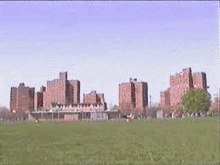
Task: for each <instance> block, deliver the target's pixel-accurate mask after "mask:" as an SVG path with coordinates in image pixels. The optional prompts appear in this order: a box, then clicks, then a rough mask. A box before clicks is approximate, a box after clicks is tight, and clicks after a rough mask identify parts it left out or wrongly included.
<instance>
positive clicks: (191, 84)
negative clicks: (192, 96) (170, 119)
mask: <svg viewBox="0 0 220 165" xmlns="http://www.w3.org/2000/svg"><path fill="white" fill-rule="evenodd" d="M207 88H208V87H207V79H206V73H204V72H197V73H193V74H192V71H191V68H187V69H183V71H182V72H180V73H177V74H176V75H175V76H170V105H171V106H176V105H177V104H178V103H181V102H182V99H183V96H184V95H185V94H186V93H188V92H190V90H192V89H200V90H202V91H203V92H207Z"/></svg>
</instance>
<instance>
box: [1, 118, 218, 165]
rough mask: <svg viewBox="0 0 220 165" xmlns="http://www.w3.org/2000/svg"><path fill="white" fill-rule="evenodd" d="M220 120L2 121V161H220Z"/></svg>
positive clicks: (56, 162)
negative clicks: (219, 125)
mask: <svg viewBox="0 0 220 165" xmlns="http://www.w3.org/2000/svg"><path fill="white" fill-rule="evenodd" d="M218 123H219V117H205V118H202V117H198V118H191V119H183V120H180V119H171V120H168V119H166V120H163V121H161V120H157V119H151V120H147V121H144V120H136V121H135V123H133V122H128V123H126V122H122V121H121V122H119V121H109V122H106V123H103V122H90V123H89V122H88V123H87V122H78V123H60V124H55V123H54V122H40V123H31V122H26V123H0V164H27V165H32V164H34V165H35V164H36V165H37V164H53V165H54V164H77V165H80V164H209V163H210V164H219V162H220V155H219V129H218Z"/></svg>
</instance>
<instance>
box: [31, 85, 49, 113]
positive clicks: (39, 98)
mask: <svg viewBox="0 0 220 165" xmlns="http://www.w3.org/2000/svg"><path fill="white" fill-rule="evenodd" d="M45 91H46V87H44V86H42V87H41V88H40V92H37V93H36V94H35V98H34V109H35V110H42V109H43V105H44V104H43V100H44V99H43V96H44V94H43V92H45Z"/></svg>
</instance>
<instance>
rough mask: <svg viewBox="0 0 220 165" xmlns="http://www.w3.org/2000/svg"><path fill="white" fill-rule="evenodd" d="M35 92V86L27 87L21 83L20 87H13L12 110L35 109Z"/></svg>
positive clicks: (27, 110)
mask: <svg viewBox="0 0 220 165" xmlns="http://www.w3.org/2000/svg"><path fill="white" fill-rule="evenodd" d="M34 93H35V88H29V87H25V85H24V83H20V85H19V86H18V88H16V87H12V88H11V96H10V110H11V111H13V110H15V111H16V112H21V111H23V112H30V111H33V110H34Z"/></svg>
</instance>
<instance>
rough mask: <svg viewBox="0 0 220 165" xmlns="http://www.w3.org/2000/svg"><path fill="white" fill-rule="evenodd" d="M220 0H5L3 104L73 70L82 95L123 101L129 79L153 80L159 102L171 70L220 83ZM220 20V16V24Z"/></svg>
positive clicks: (0, 6)
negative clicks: (23, 89)
mask: <svg viewBox="0 0 220 165" xmlns="http://www.w3.org/2000/svg"><path fill="white" fill-rule="evenodd" d="M218 8H219V5H218V2H217V1H209V2H208V1H200V2H199V1H197V2H196V1H195V2H190V1H181V2H180V1H176V2H175V1H164V2H163V1H145V2H144V1H128V2H125V1H124V2H123V1H118V2H116V1H112V2H107V1H102V2H101V1H97V2H94V1H84V2H83V1H82V2H80V1H75V2H73V1H72V2H67V1H56V2H55V1H53V2H49V1H29V2H28V1H17V2H6V1H5V2H0V13H1V14H0V105H2V106H7V107H9V103H10V88H11V87H17V86H18V85H19V83H21V82H24V83H25V85H26V86H29V87H35V92H37V91H39V90H40V87H41V86H42V85H44V86H46V82H47V80H53V79H57V78H58V76H59V72H64V71H67V72H68V79H69V80H72V79H73V80H75V79H78V80H79V81H80V82H81V100H82V98H83V97H82V96H83V93H89V92H90V91H91V90H96V91H97V92H98V93H104V95H105V100H106V102H107V104H108V105H109V104H110V103H112V104H113V105H114V104H117V105H118V104H119V103H118V101H119V100H118V93H119V91H118V88H119V84H120V83H122V82H128V81H129V78H130V77H132V78H137V80H138V81H144V82H147V83H148V95H149V96H150V95H151V96H152V97H151V98H152V100H151V101H152V102H154V103H155V102H159V99H160V91H164V90H166V89H167V88H169V87H170V82H169V78H170V75H173V74H175V73H176V72H181V71H182V70H183V69H184V68H187V67H191V68H192V72H202V71H203V72H206V74H207V84H208V86H209V87H210V88H209V89H208V91H209V92H210V93H211V95H212V96H214V95H215V94H216V93H217V88H220V78H219V77H220V74H219V73H218V72H217V70H219V69H220V63H219V59H220V55H219V45H220V43H219V42H218V41H219V40H218V37H220V33H218V28H219V26H218V18H220V17H218V14H219V13H220V12H219V13H218ZM219 22H220V21H219Z"/></svg>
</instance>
